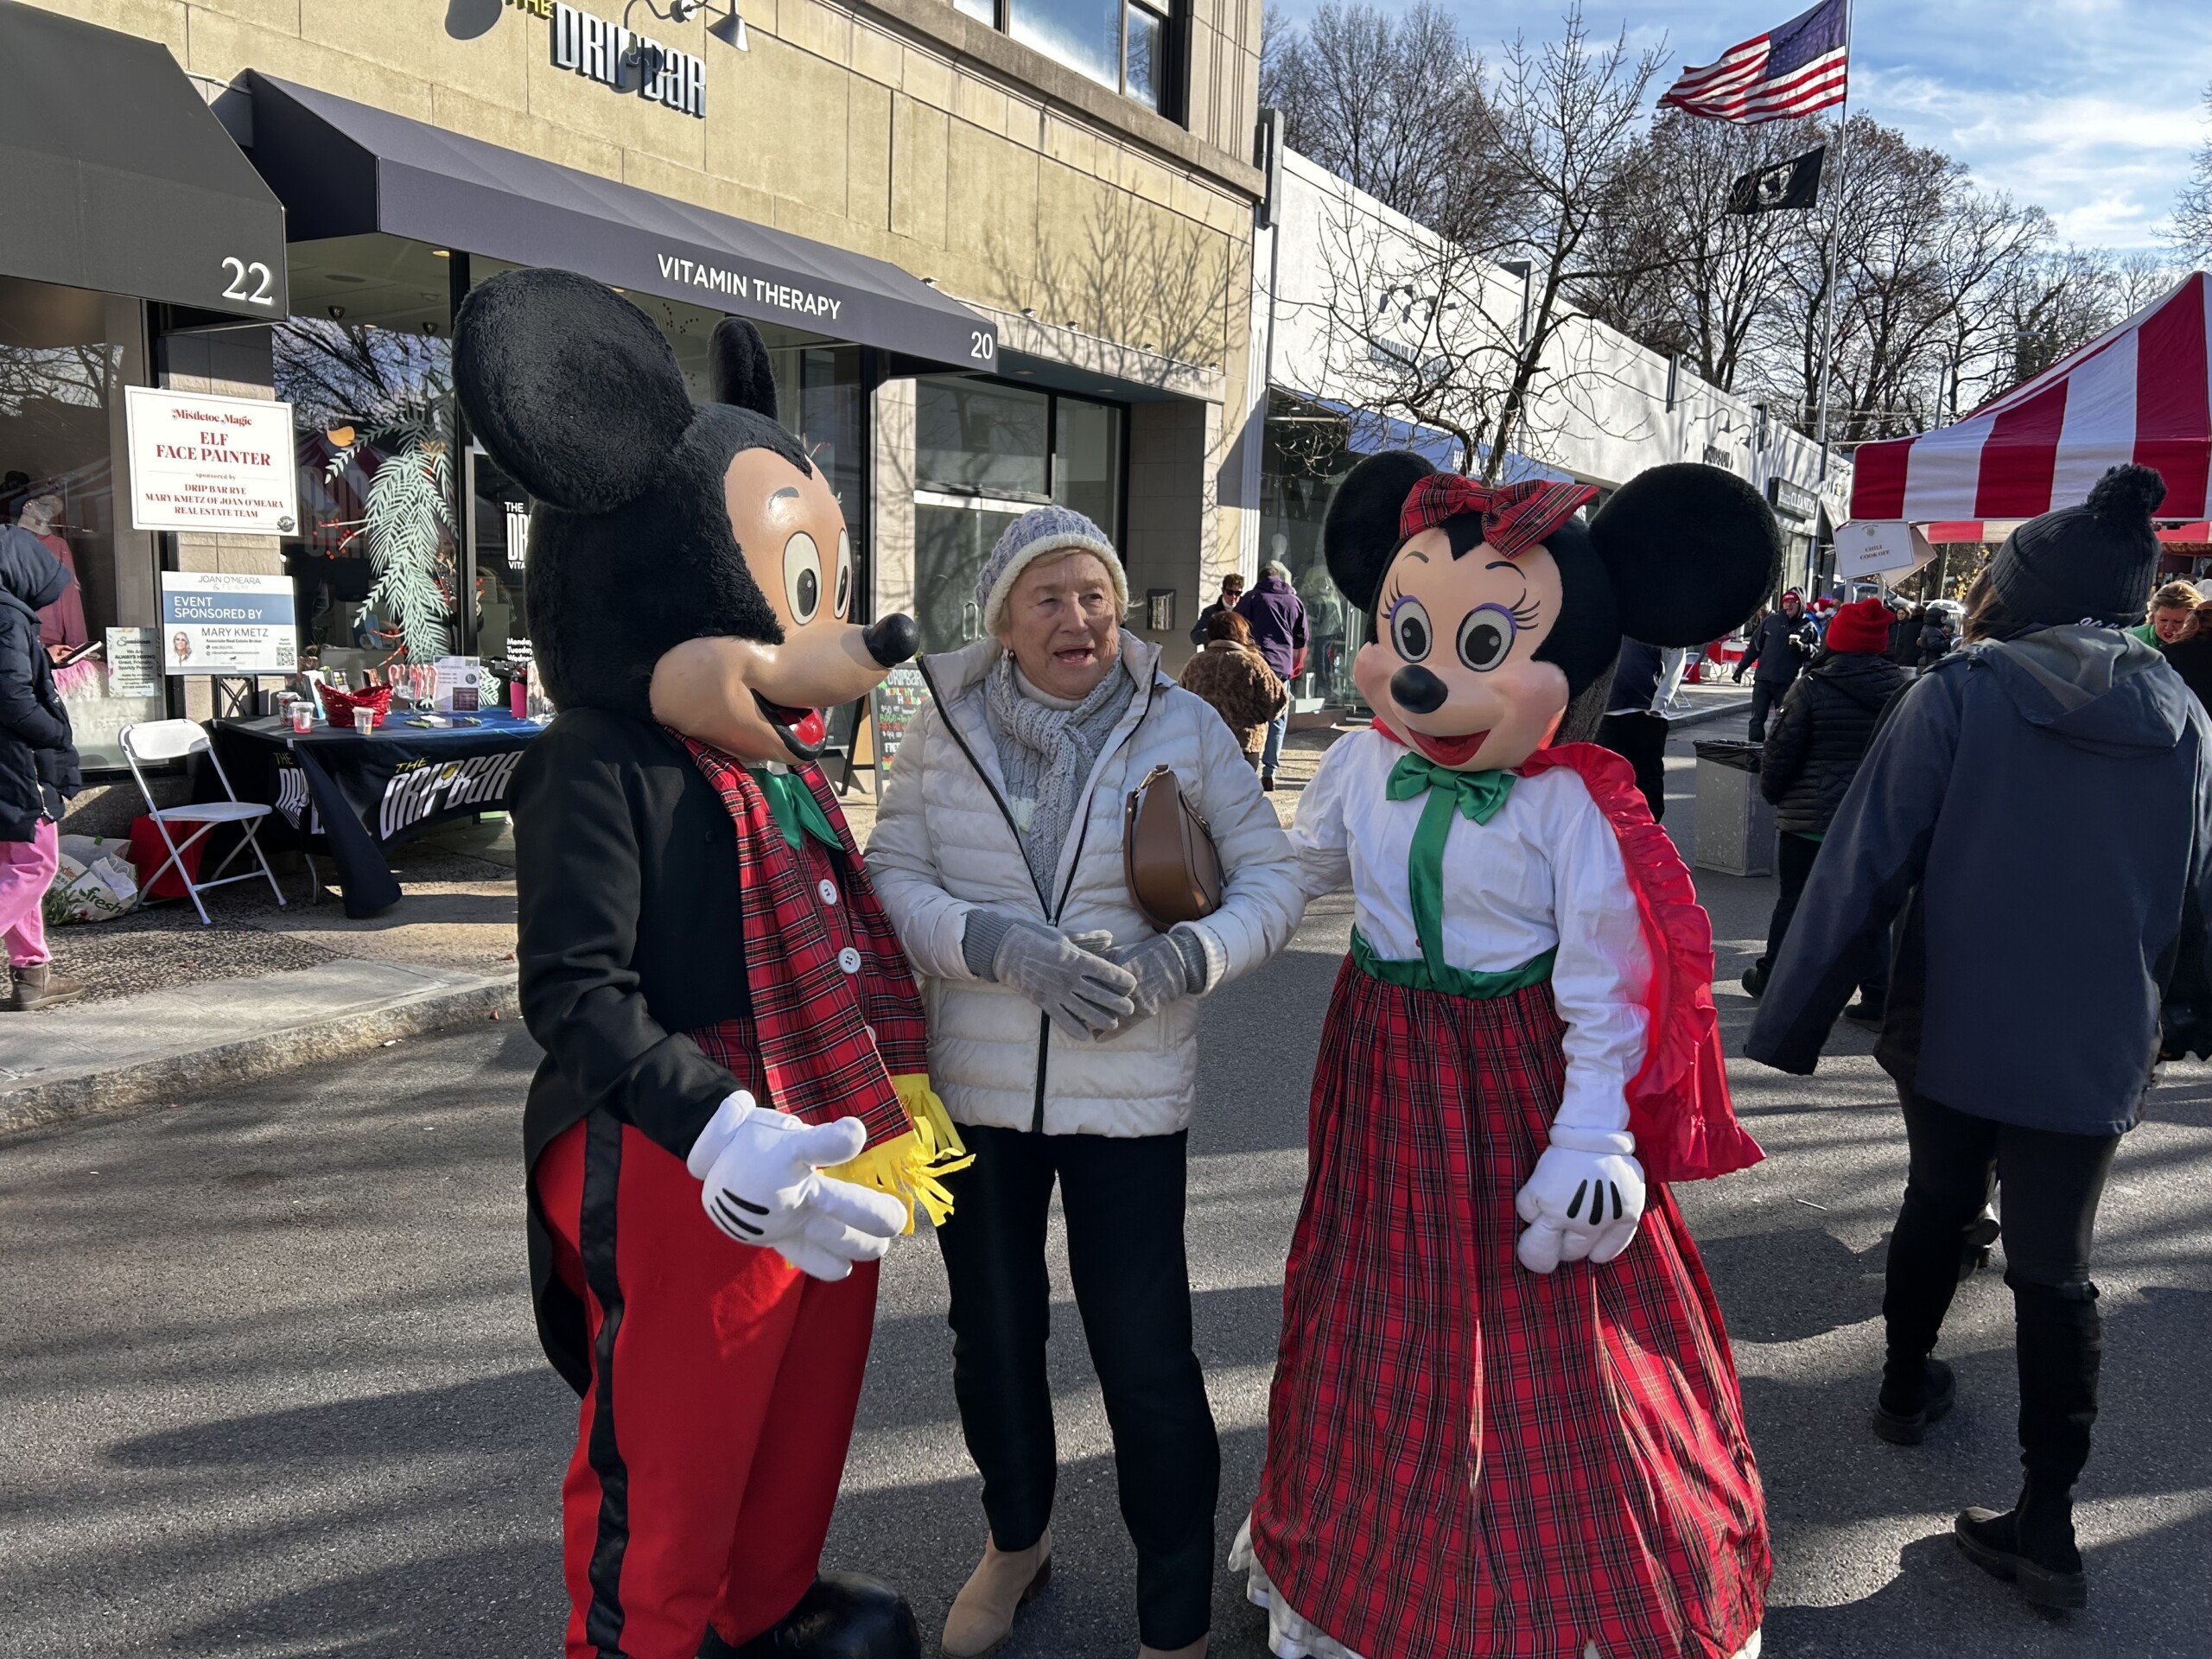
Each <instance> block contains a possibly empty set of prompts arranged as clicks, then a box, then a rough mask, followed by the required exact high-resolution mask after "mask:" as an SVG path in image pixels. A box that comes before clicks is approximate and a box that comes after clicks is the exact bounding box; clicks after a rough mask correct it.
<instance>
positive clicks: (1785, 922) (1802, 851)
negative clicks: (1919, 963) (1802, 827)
mask: <svg viewBox="0 0 2212 1659" xmlns="http://www.w3.org/2000/svg"><path fill="white" fill-rule="evenodd" d="M1820 855H1821V843H1820V842H1817V841H1815V840H1814V839H1813V838H1812V836H1800V835H1796V834H1794V833H1792V832H1791V831H1789V830H1787V829H1785V830H1783V832H1782V833H1781V834H1780V835H1778V836H1776V837H1775V838H1774V874H1775V877H1776V879H1777V880H1778V881H1779V882H1780V883H1781V884H1782V891H1781V892H1780V893H1777V895H1776V896H1775V900H1774V915H1773V917H1772V918H1771V919H1770V920H1769V921H1768V923H1767V925H1766V950H1765V951H1764V953H1762V954H1761V956H1760V957H1759V963H1758V965H1759V966H1760V967H1761V968H1762V969H1766V970H1768V971H1772V969H1773V967H1774V964H1775V960H1776V958H1777V957H1780V956H1781V955H1782V942H1783V940H1784V939H1786V938H1789V924H1790V923H1791V922H1792V921H1793V920H1795V919H1796V915H1797V901H1798V900H1799V899H1802V898H1803V897H1804V896H1805V883H1806V882H1807V880H1809V879H1810V878H1811V876H1812V874H1813V861H1814V860H1815V859H1816V858H1818V857H1819V856H1820ZM1883 944H1884V945H1885V946H1886V944H1887V940H1886V938H1885V940H1884V942H1883ZM1889 993H1890V959H1889V953H1888V950H1886V949H1885V948H1884V949H1878V950H1876V951H1875V953H1874V957H1873V959H1872V961H1871V962H1869V963H1867V964H1866V973H1865V974H1864V975H1863V976H1861V977H1860V979H1859V995H1861V996H1863V997H1865V998H1866V1001H1868V1002H1870V1003H1872V1005H1873V1006H1874V1007H1881V1006H1882V1004H1883V1003H1884V1002H1885V1001H1888V999H1889Z"/></svg>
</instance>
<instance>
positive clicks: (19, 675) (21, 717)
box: [0, 524, 85, 1011]
mask: <svg viewBox="0 0 2212 1659" xmlns="http://www.w3.org/2000/svg"><path fill="white" fill-rule="evenodd" d="M71 580H72V578H71V576H70V575H69V573H68V571H67V570H66V569H63V568H62V564H61V561H60V560H59V559H57V558H55V557H54V555H53V554H51V553H49V552H48V551H47V550H46V549H45V548H43V547H41V545H40V544H39V540H38V537H35V536H34V535H32V534H31V533H30V532H29V531H27V530H23V529H21V528H19V527H18V526H16V525H14V524H10V525H7V526H5V527H4V528H0V936H4V937H5V938H6V940H7V944H8V965H9V969H10V973H11V976H12V978H13V981H14V983H13V986H12V988H11V991H10V997H9V1004H8V1006H10V1007H13V1008H16V1009H17V1010H18V1011H27V1010H29V1009H32V1008H42V1007H48V1006H49V1005H51V1004H53V1003H55V1002H66V1001H68V1000H69V999H70V998H71V997H73V996H80V995H83V994H84V989H85V988H84V987H83V986H82V985H79V983H77V982H76V981H74V980H73V979H67V978H64V977H63V976H61V975H60V974H58V973H56V972H55V971H54V961H53V958H52V957H50V956H48V953H47V949H46V926H45V919H44V916H43V913H42V910H41V906H43V905H44V904H45V902H46V889H47V887H48V883H50V882H51V881H52V880H54V871H55V870H56V869H57V868H60V844H59V839H58V831H57V828H56V826H57V825H58V824H59V823H60V817H61V804H62V802H63V801H65V800H67V798H69V797H71V796H73V795H74V794H75V793H76V792H77V786H78V775H77V750H76V747H75V746H74V745H73V743H72V741H70V734H69V711H68V710H67V709H65V708H63V707H62V705H61V694H60V692H59V691H57V690H55V689H54V662H53V659H52V658H50V657H49V656H48V654H47V650H46V647H45V646H44V645H41V643H40V640H39V615H38V613H39V612H40V610H41V608H42V607H46V606H48V605H52V604H53V603H54V601H56V600H58V599H60V597H61V595H62V594H63V593H64V592H65V591H67V588H68V587H69V584H70V582H71Z"/></svg>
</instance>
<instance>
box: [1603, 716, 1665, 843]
mask: <svg viewBox="0 0 2212 1659" xmlns="http://www.w3.org/2000/svg"><path fill="white" fill-rule="evenodd" d="M1667 731H1668V726H1667V717H1666V715H1648V714H1647V715H1606V716H1605V718H1604V719H1603V720H1601V721H1599V722H1598V742H1599V745H1600V747H1605V748H1608V749H1611V751H1612V752H1613V753H1615V754H1618V755H1619V756H1620V757H1621V759H1623V760H1625V761H1627V762H1628V763H1629V765H1630V766H1634V767H1635V768H1636V786H1637V788H1638V789H1639V790H1641V791H1643V800H1644V804H1645V805H1647V806H1649V808H1650V809H1651V817H1652V822H1654V823H1657V822H1658V821H1659V820H1660V819H1662V818H1663V817H1666V816H1667Z"/></svg>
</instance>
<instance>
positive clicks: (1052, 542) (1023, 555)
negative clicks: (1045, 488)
mask: <svg viewBox="0 0 2212 1659" xmlns="http://www.w3.org/2000/svg"><path fill="white" fill-rule="evenodd" d="M1052 553H1095V554H1096V555H1097V556H1098V561H1099V563H1102V564H1103V565H1104V566H1105V567H1106V579H1107V580H1108V581H1109V582H1112V583H1113V584H1114V597H1115V600H1116V601H1117V602H1118V603H1119V604H1120V606H1121V607H1122V609H1123V610H1125V611H1126V610H1128V607H1129V578H1128V572H1126V571H1125V570H1123V569H1122V557H1121V555H1120V554H1118V553H1116V552H1115V551H1114V543H1111V542H1109V541H1108V540H1107V539H1106V532H1105V531H1103V530H1101V529H1099V528H1098V526H1097V525H1096V524H1093V523H1091V522H1090V519H1088V518H1084V516H1083V515H1082V514H1081V513H1079V512H1077V511H1076V510H1075V509H1074V508H1073V507H1058V506H1054V507H1032V508H1031V509H1030V510H1029V511H1028V512H1025V513H1023V514H1022V515H1021V517H1020V518H1017V519H1015V520H1014V522H1013V523H1012V524H1008V525H1007V527H1006V529H1005V531H1004V532H1003V533H1001V535H1000V537H999V539H998V544H997V545H996V546H995V547H993V548H992V549H991V556H990V557H989V558H988V559H986V560H984V561H983V569H982V574H981V575H978V576H976V608H977V609H978V610H980V611H982V613H983V632H985V633H986V634H989V635H992V636H993V637H995V636H996V635H997V633H998V631H999V619H1000V618H1001V617H1002V616H1003V615H1004V614H1005V613H1006V602H1007V598H1008V596H1010V595H1011V594H1013V592H1014V583H1015V582H1018V581H1019V580H1020V577H1021V573H1022V572H1023V571H1024V570H1026V569H1028V568H1029V567H1030V566H1031V565H1032V564H1033V563H1035V562H1036V561H1037V560H1039V559H1041V558H1043V557H1045V556H1046V555H1047V554H1052Z"/></svg>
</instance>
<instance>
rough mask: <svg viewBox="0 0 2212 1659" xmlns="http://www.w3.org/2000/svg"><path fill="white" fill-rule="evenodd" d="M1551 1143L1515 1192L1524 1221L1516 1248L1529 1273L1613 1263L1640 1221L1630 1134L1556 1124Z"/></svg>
mask: <svg viewBox="0 0 2212 1659" xmlns="http://www.w3.org/2000/svg"><path fill="white" fill-rule="evenodd" d="M1551 1141H1552V1143H1551V1145H1550V1146H1549V1147H1547V1148H1545V1150H1544V1154H1543V1155H1542V1156H1541V1157H1540V1158H1538V1159H1537V1160H1536V1169H1535V1173H1534V1174H1533V1175H1531V1176H1529V1184H1528V1185H1526V1186H1523V1187H1522V1189H1521V1191H1520V1192H1519V1193H1518V1194H1517V1195H1516V1198H1514V1201H1513V1207H1514V1209H1515V1211H1516V1212H1517V1213H1518V1214H1519V1215H1520V1217H1521V1219H1522V1220H1523V1221H1525V1222H1527V1223H1528V1224H1529V1226H1528V1229H1527V1230H1526V1231H1524V1232H1523V1233H1522V1235H1521V1239H1520V1242H1519V1243H1517V1244H1516V1245H1515V1246H1514V1250H1513V1253H1514V1255H1516V1256H1517V1257H1518V1258H1519V1259H1520V1262H1521V1265H1522V1267H1524V1268H1528V1269H1529V1272H1531V1273H1549V1272H1551V1271H1552V1270H1553V1269H1554V1268H1556V1267H1558V1266H1559V1264H1560V1262H1580V1261H1583V1260H1585V1259H1587V1260H1589V1261H1591V1262H1610V1261H1611V1260H1612V1259H1613V1258H1614V1257H1615V1256H1617V1255H1619V1254H1620V1253H1621V1252H1622V1251H1623V1250H1624V1249H1627V1248H1628V1247H1629V1242H1630V1240H1631V1239H1633V1238H1634V1237H1635V1236H1636V1229H1637V1223H1638V1222H1640V1221H1642V1220H1643V1165H1641V1164H1639V1163H1637V1161H1636V1160H1635V1158H1634V1157H1632V1156H1631V1155H1630V1154H1632V1153H1634V1152H1635V1150H1636V1140H1635V1137H1633V1136H1632V1135H1630V1134H1629V1133H1628V1132H1627V1131H1626V1130H1624V1129H1619V1130H1608V1129H1588V1128H1577V1127H1575V1126H1573V1125H1572V1124H1567V1123H1554V1124H1553V1125H1552V1134H1551Z"/></svg>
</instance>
